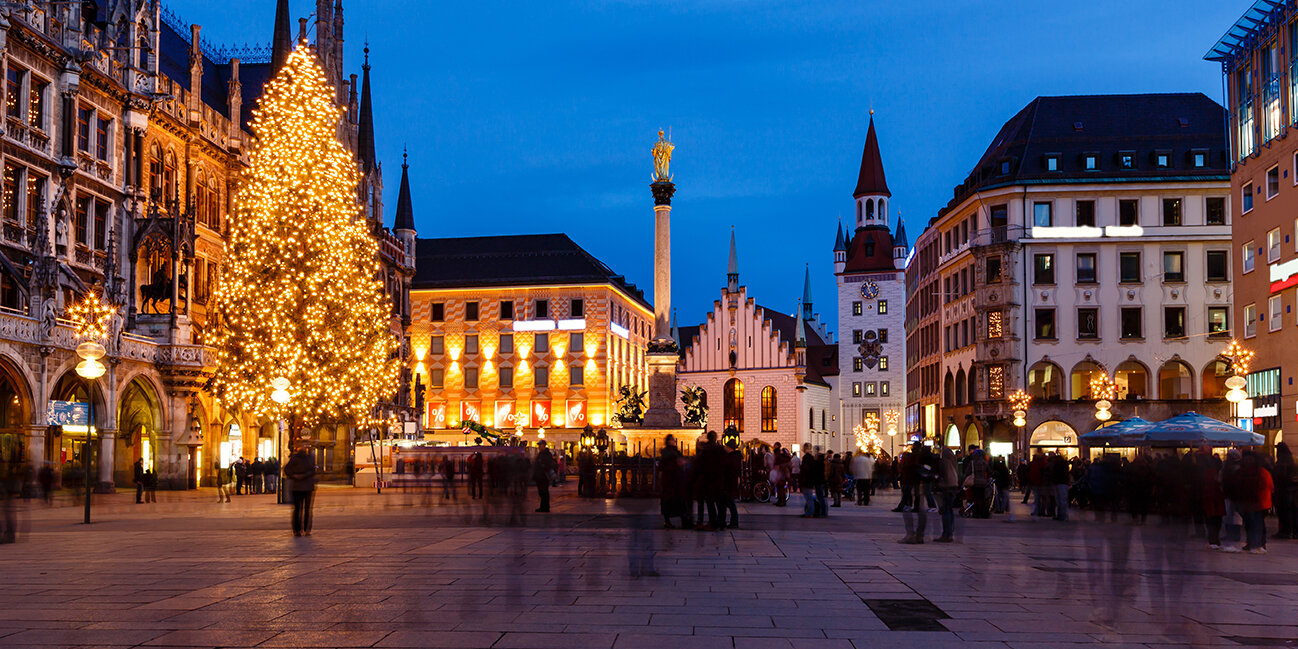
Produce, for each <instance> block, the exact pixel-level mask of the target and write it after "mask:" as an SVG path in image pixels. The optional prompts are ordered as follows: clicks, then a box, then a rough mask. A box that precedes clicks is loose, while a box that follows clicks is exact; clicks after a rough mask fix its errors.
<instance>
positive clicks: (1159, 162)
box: [1154, 151, 1172, 169]
mask: <svg viewBox="0 0 1298 649" xmlns="http://www.w3.org/2000/svg"><path fill="white" fill-rule="evenodd" d="M1154 166H1156V167H1158V168H1159V169H1166V168H1168V167H1170V166H1172V154H1171V153H1170V152H1168V151H1158V152H1156V153H1154Z"/></svg>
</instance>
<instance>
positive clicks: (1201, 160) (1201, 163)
mask: <svg viewBox="0 0 1298 649" xmlns="http://www.w3.org/2000/svg"><path fill="white" fill-rule="evenodd" d="M1190 164H1192V165H1194V168H1195V169H1202V168H1204V167H1206V166H1208V152H1207V151H1191V152H1190Z"/></svg>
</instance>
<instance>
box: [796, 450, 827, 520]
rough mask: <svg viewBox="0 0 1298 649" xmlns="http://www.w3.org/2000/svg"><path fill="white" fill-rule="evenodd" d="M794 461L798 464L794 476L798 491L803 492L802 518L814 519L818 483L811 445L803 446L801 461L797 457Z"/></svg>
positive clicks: (822, 473) (822, 472)
mask: <svg viewBox="0 0 1298 649" xmlns="http://www.w3.org/2000/svg"><path fill="white" fill-rule="evenodd" d="M793 459H794V461H795V462H797V464H795V465H794V468H793V475H794V476H795V480H796V481H797V483H798V490H799V491H801V492H802V517H803V518H812V517H814V516H815V515H816V482H815V480H813V479H812V476H814V475H815V474H816V458H815V457H814V456H813V455H812V454H811V443H810V442H807V443H806V444H803V445H802V460H801V461H799V460H798V456H796V455H795V456H793ZM821 475H822V476H823V475H824V471H821Z"/></svg>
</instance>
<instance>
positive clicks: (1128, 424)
mask: <svg viewBox="0 0 1298 649" xmlns="http://www.w3.org/2000/svg"><path fill="white" fill-rule="evenodd" d="M1152 425H1153V422H1150V421H1149V420H1146V419H1141V418H1140V417H1131V418H1130V419H1124V420H1123V421H1120V422H1118V423H1116V424H1113V425H1112V426H1105V427H1104V428H1097V429H1095V430H1093V431H1091V432H1089V433H1086V434H1085V435H1082V437H1081V440H1082V441H1083V442H1085V443H1087V444H1091V445H1101V444H1103V445H1108V446H1123V445H1129V446H1134V445H1137V444H1138V443H1139V441H1140V440H1141V439H1142V438H1143V435H1142V433H1143V431H1144V430H1145V429H1146V428H1148V427H1150V426H1152Z"/></svg>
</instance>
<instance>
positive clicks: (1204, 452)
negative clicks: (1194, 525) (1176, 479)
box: [1195, 448, 1238, 551]
mask: <svg viewBox="0 0 1298 649" xmlns="http://www.w3.org/2000/svg"><path fill="white" fill-rule="evenodd" d="M1195 464H1196V466H1197V468H1198V471H1199V473H1198V476H1197V477H1198V480H1199V495H1200V499H1201V506H1202V509H1203V524H1204V531H1205V533H1206V534H1207V536H1208V549H1209V550H1221V549H1222V547H1221V520H1222V517H1223V516H1225V515H1226V495H1225V493H1224V492H1222V489H1221V460H1218V459H1217V458H1216V456H1214V455H1213V454H1212V452H1211V451H1209V450H1208V449H1206V448H1203V449H1199V451H1198V452H1197V453H1195ZM1236 551H1238V550H1236Z"/></svg>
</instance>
